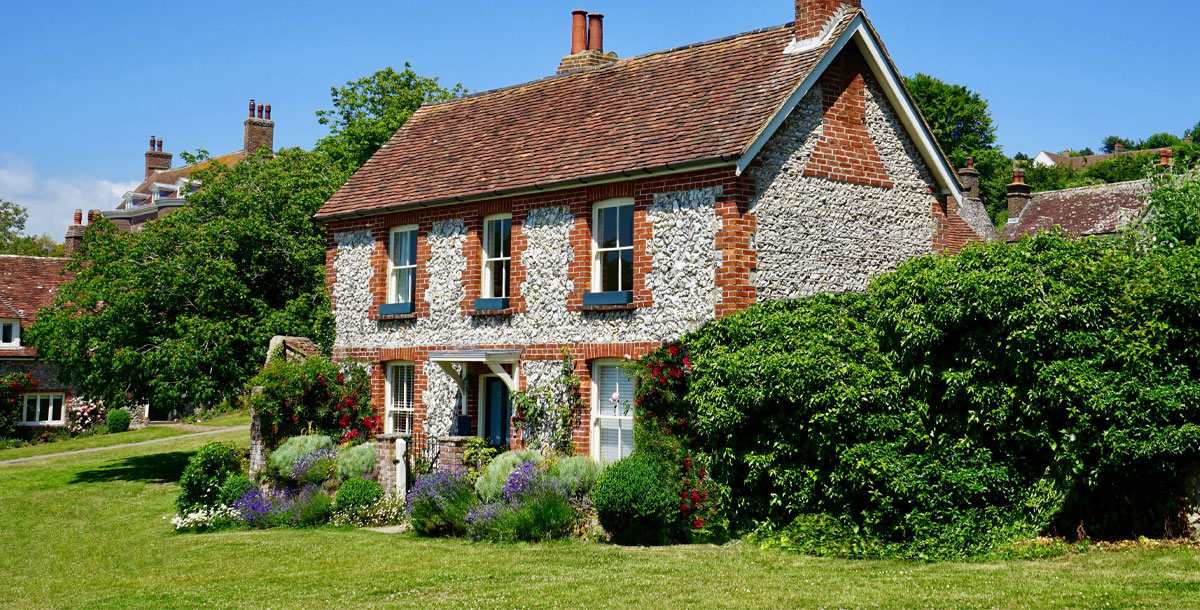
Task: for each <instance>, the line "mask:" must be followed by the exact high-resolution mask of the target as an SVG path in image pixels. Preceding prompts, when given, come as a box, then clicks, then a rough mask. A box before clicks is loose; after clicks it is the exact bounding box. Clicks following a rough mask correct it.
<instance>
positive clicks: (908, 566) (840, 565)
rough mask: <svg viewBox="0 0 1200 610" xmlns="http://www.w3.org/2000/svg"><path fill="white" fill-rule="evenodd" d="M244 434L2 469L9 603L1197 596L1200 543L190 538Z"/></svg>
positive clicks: (790, 602) (1103, 601)
mask: <svg viewBox="0 0 1200 610" xmlns="http://www.w3.org/2000/svg"><path fill="white" fill-rule="evenodd" d="M246 436H247V435H246V432H245V431H237V432H229V433H225V434H220V435H214V436H209V437H201V438H181V439H177V440H172V441H166V442H163V443H158V444H154V445H146V446H137V447H123V448H117V449H113V450H111V451H105V452H97V453H90V454H84V455H78V456H69V457H68V456H64V457H57V458H47V459H45V460H38V461H36V462H30V463H24V464H12V465H8V466H0V549H2V550H3V552H0V571H2V572H0V573H3V574H4V575H5V586H4V587H0V607H5V608H116V609H122V610H128V609H135V608H201V607H205V608H214V607H216V608H333V607H339V608H408V607H418V608H429V607H460V606H461V607H481V608H511V607H518V606H520V607H531V608H552V607H612V608H621V607H638V608H647V607H654V608H692V607H705V608H778V607H826V606H833V607H952V608H992V607H1005V608H1022V607H1026V608H1055V607H1063V608H1100V607H1123V608H1189V607H1190V608H1196V607H1200V552H1197V551H1194V550H1188V549H1179V548H1175V549H1165V550H1136V551H1123V552H1104V553H1101V552H1093V553H1088V554H1084V555H1075V556H1070V557H1064V558H1059V559H1052V560H1042V561H1020V562H992V563H940V564H923V563H911V562H900V561H842V560H832V559H816V558H811V557H803V556H797V555H790V554H785V553H781V552H776V551H763V550H760V549H757V548H754V547H752V546H750V545H747V544H732V545H728V546H725V547H714V546H682V547H668V548H652V549H641V548H619V547H614V546H609V545H603V544H582V543H575V542H564V543H556V544H518V545H504V546H495V545H490V544H471V543H468V542H463V541H457V540H422V539H419V538H416V537H413V536H411V535H407V534H402V535H393V534H378V533H373V532H366V531H354V530H338V529H333V528H320V529H312V530H273V531H231V532H222V533H216V534H186V535H179V534H175V533H173V532H172V531H171V526H170V525H169V524H168V523H167V521H166V519H164V517H166V516H168V515H170V514H171V513H172V509H173V507H172V501H173V499H174V497H175V494H176V493H177V487H176V485H175V481H176V480H177V479H178V477H179V474H180V472H181V471H182V469H183V466H184V464H185V463H186V460H187V456H188V453H189V452H191V451H194V450H195V449H196V448H198V447H199V446H200V445H201V444H203V443H206V442H209V441H212V440H214V439H223V440H236V441H239V442H242V443H245V442H246Z"/></svg>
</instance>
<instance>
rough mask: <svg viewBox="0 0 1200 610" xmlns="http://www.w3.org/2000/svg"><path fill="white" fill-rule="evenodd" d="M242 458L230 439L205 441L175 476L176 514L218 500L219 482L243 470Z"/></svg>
mask: <svg viewBox="0 0 1200 610" xmlns="http://www.w3.org/2000/svg"><path fill="white" fill-rule="evenodd" d="M244 461H245V460H244V458H243V456H242V454H241V452H239V451H238V449H237V448H236V447H234V446H233V444H232V443H209V444H207V445H205V446H203V447H201V448H200V450H199V451H197V452H196V453H195V454H193V455H192V457H191V458H190V459H188V463H187V466H186V467H185V468H184V469H183V474H182V475H181V476H180V477H179V488H180V493H179V497H178V498H177V499H176V500H175V505H176V506H177V507H178V508H179V514H180V515H185V514H187V513H188V512H191V511H194V510H196V509H199V508H206V507H212V506H214V505H216V504H218V503H219V502H220V499H221V486H222V485H224V484H225V481H226V480H228V479H229V477H231V476H233V475H237V474H241V473H242V472H244V470H245V468H244Z"/></svg>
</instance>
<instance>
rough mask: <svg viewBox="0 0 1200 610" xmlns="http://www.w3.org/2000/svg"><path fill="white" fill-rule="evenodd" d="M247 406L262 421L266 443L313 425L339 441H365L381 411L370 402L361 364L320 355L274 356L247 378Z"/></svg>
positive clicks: (274, 442) (276, 443)
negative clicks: (292, 358) (302, 357)
mask: <svg viewBox="0 0 1200 610" xmlns="http://www.w3.org/2000/svg"><path fill="white" fill-rule="evenodd" d="M248 387H251V388H261V391H256V392H250V393H248V395H249V396H248V398H247V399H246V403H247V405H248V406H249V407H250V408H252V409H253V410H254V413H255V414H256V415H257V416H258V419H259V423H260V424H261V430H262V436H263V443H265V444H266V446H267V447H268V448H271V447H275V446H276V445H278V444H279V442H280V441H282V440H283V439H285V438H288V437H295V436H298V435H300V434H301V433H302V432H304V431H307V430H315V431H318V432H320V433H322V434H328V435H330V436H333V437H334V438H337V439H338V440H339V442H342V443H346V442H356V441H362V440H366V438H367V437H368V436H370V434H371V430H373V429H374V428H375V426H376V424H377V423H378V422H379V416H377V415H376V414H375V411H374V409H373V408H372V407H371V387H370V380H369V379H368V378H367V374H366V371H364V370H363V369H362V367H359V366H348V367H342V366H341V365H339V364H337V363H334V362H330V361H329V359H327V358H324V357H321V356H312V357H309V358H308V359H306V360H304V361H303V362H295V361H288V360H285V359H283V358H274V357H273V358H272V359H271V361H270V362H269V363H267V366H266V367H265V368H263V370H262V372H260V373H259V374H258V375H256V376H255V377H254V378H253V379H251V380H250V382H249V383H248Z"/></svg>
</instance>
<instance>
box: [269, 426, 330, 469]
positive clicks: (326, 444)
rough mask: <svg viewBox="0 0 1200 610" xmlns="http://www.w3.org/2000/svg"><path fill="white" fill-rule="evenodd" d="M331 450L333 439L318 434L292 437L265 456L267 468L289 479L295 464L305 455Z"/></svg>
mask: <svg viewBox="0 0 1200 610" xmlns="http://www.w3.org/2000/svg"><path fill="white" fill-rule="evenodd" d="M332 448H333V439H332V438H329V437H328V436H321V435H319V434H308V435H304V436H293V437H291V438H289V439H287V440H285V441H283V443H281V444H280V445H279V446H278V447H276V448H275V449H274V450H273V451H271V454H270V455H269V456H267V466H269V467H270V469H271V472H272V473H273V474H275V475H277V476H279V477H282V478H285V479H290V478H291V476H292V471H293V470H294V469H295V468H296V463H297V462H299V461H300V458H302V457H304V455H305V454H308V453H313V452H315V451H318V450H320V449H332Z"/></svg>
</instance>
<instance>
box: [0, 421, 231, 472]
mask: <svg viewBox="0 0 1200 610" xmlns="http://www.w3.org/2000/svg"><path fill="white" fill-rule="evenodd" d="M197 427H200V426H197ZM249 429H250V426H249V425H244V426H233V427H230V428H209V429H207V430H205V431H204V432H196V433H193V434H182V435H180V436H169V437H166V438H156V439H151V440H148V441H138V442H136V443H126V444H124V445H109V446H108V447H91V448H89V449H76V450H74V451H64V452H62V453H47V454H46V455H35V456H31V457H23V458H16V459H12V460H2V461H0V466H8V465H9V464H20V463H22V462H30V461H33V460H44V459H46V458H53V457H61V456H64V455H76V454H80V453H94V452H96V451H108V450H110V449H123V448H125V447H136V446H138V445H153V444H155V443H162V442H165V441H173V440H179V439H185V438H191V437H197V436H209V435H213V434H221V433H223V432H230V431H234V430H249Z"/></svg>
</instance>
